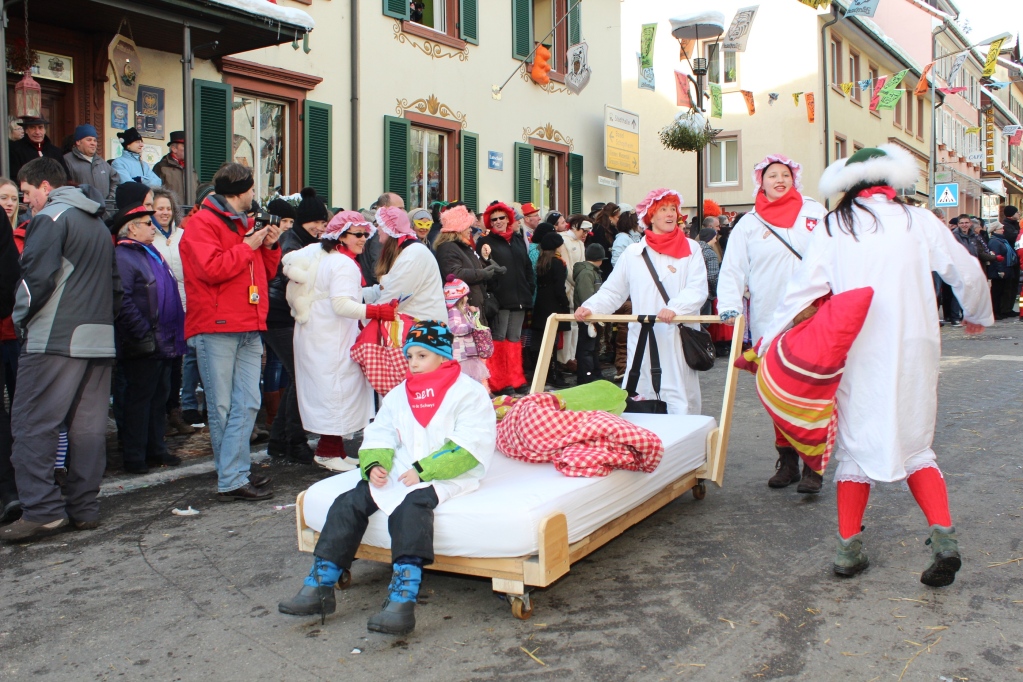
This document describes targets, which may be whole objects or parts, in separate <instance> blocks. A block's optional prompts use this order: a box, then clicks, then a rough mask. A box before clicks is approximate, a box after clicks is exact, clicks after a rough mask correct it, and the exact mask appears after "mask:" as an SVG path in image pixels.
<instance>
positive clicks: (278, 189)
mask: <svg viewBox="0 0 1023 682" xmlns="http://www.w3.org/2000/svg"><path fill="white" fill-rule="evenodd" d="M233 108H234V137H233V142H232V146H231V149H232V154H231V158H232V160H234V161H236V162H237V163H240V164H242V165H243V166H247V167H249V168H251V169H252V177H253V180H254V181H255V183H256V184H255V187H256V200H257V201H260V202H265V201H268V200H269V199H270V198H271V197H273V196H274V195H275V194H287V192H286V191H285V188H286V187H287V177H286V176H287V171H286V169H287V167H288V165H287V161H288V159H287V149H288V145H287V129H286V126H285V125H284V124H285V121H286V120H287V119H288V105H287V104H283V103H281V102H274V101H272V100H266V99H257V98H254V97H247V96H245V95H235V98H234V107H233Z"/></svg>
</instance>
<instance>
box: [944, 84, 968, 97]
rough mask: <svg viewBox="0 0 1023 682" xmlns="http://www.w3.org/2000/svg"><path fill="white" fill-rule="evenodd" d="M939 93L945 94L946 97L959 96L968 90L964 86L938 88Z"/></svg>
mask: <svg viewBox="0 0 1023 682" xmlns="http://www.w3.org/2000/svg"><path fill="white" fill-rule="evenodd" d="M938 92H941V93H944V94H946V95H956V94H959V93H960V92H966V88H965V87H964V86H962V85H960V86H958V87H955V88H938Z"/></svg>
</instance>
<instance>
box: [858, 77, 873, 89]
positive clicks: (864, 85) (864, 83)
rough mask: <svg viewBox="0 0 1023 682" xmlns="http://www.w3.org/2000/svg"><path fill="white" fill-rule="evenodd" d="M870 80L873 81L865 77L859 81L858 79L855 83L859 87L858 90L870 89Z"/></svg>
mask: <svg viewBox="0 0 1023 682" xmlns="http://www.w3.org/2000/svg"><path fill="white" fill-rule="evenodd" d="M872 82H873V81H872V80H870V79H869V78H865V79H863V80H861V81H858V82H857V83H856V85H857V86H858V87H859V89H860V90H870V84H871V83H872Z"/></svg>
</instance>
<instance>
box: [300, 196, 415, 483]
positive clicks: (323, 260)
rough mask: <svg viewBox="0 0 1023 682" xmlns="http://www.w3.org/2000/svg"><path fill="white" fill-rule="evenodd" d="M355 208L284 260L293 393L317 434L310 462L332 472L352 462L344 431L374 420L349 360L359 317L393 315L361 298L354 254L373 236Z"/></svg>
mask: <svg viewBox="0 0 1023 682" xmlns="http://www.w3.org/2000/svg"><path fill="white" fill-rule="evenodd" d="M373 232H374V229H373V226H372V225H371V224H370V223H368V222H367V221H366V220H365V218H363V217H362V214H361V213H358V212H357V211H341V212H339V213H338V214H337V215H335V216H334V217H333V218H332V219H331V221H330V222H329V223H328V224H327V228H326V230H325V231H324V232H323V234H322V235H320V241H319V242H316V243H314V244H310V245H308V246H306V247H304V248H302V249H299V250H298V251H292V252H291V253H289V254H287V255H286V256H285V257H284V259H283V264H284V274H285V275H286V276H287V277H288V280H289V281H288V289H287V299H288V304H289V305H290V306H291V311H292V316H294V318H295V337H294V348H295V391H296V395H297V397H298V406H299V413H300V414H301V415H302V426H303V427H304V428H305V429H306V430H307V431H311V432H313V433H318V434H320V442H319V443H318V444H317V446H316V453H315V455H314V461H315V462H316V463H317V464H319V465H320V466H322V467H324V468H326V469H330V470H331V471H349V470H351V469H354V468H355V467H356V466H358V461H357V460H356V459H355V458H354V457H348V456H346V455H345V451H344V440H343V437H344V436H346V435H350V434H354V433H355V432H357V431H360V430H362V429H363V428H365V426H366V424H368V423H369V420H370V419H372V418H373V388H372V387H371V386H370V384H369V382H368V381H367V380H366V376H365V375H364V374H363V372H362V369H361V368H360V367H359V365H358V364H357V363H355V362H354V361H352V359H351V350H352V346H353V345H354V344H355V340H356V339H357V338H358V336H359V321H360V320H363V319H367V318H368V319H377V320H393V319H394V313H395V307H394V305H390V304H382V305H366V304H364V303H363V291H364V289H363V280H362V271H361V270H360V269H359V264H358V263H357V262H356V260H355V258H356V256H358V255H359V254H360V253H362V251H363V248H364V247H365V245H366V241H367V240H368V239H369V238H370V237H371V235H372V234H373Z"/></svg>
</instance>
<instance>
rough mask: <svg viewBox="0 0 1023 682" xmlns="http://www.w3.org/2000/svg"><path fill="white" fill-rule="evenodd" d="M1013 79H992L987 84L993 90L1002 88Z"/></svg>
mask: <svg viewBox="0 0 1023 682" xmlns="http://www.w3.org/2000/svg"><path fill="white" fill-rule="evenodd" d="M1011 82H1012V81H991V82H990V83H988V84H987V87H988V88H989V89H991V90H1001V89H1002V88H1004V87H1005V86H1006V85H1008V84H1009V83H1011Z"/></svg>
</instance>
